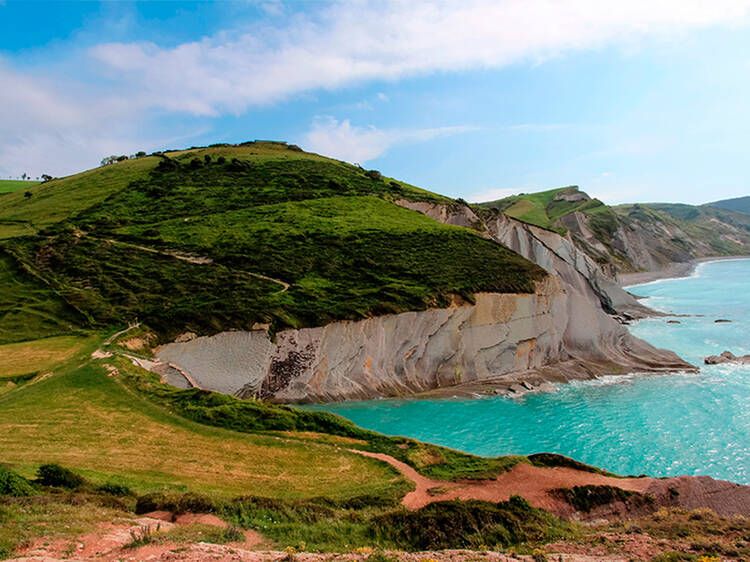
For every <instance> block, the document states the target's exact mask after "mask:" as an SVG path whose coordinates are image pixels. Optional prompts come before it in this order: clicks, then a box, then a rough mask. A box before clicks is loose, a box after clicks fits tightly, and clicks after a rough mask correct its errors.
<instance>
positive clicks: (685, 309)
mask: <svg viewBox="0 0 750 562" xmlns="http://www.w3.org/2000/svg"><path fill="white" fill-rule="evenodd" d="M630 290H631V291H632V292H634V293H636V294H639V295H643V296H646V297H648V300H646V301H645V302H646V304H647V305H649V306H651V307H653V308H656V309H658V310H662V311H665V312H670V313H674V314H687V315H691V316H686V317H679V318H671V319H673V320H679V322H680V324H667V322H666V321H667V320H668V319H670V318H653V319H647V320H642V321H640V322H638V323H637V324H635V325H633V326H631V330H632V331H633V333H634V334H635V335H637V336H639V337H641V338H644V339H646V340H648V341H649V342H650V343H652V344H653V345H656V346H657V347H666V348H668V349H672V350H674V351H675V352H677V353H678V354H679V355H681V356H682V357H683V358H684V359H686V360H688V361H690V362H691V363H693V364H695V365H700V366H701V370H700V373H697V374H679V373H678V374H672V375H639V374H637V373H634V374H631V375H624V376H615V377H606V378H603V379H600V380H597V381H590V382H583V383H572V384H568V385H560V387H559V390H558V392H555V393H548V394H535V395H529V396H526V397H524V398H522V399H516V400H513V399H508V398H500V397H488V398H478V399H460V400H459V399H453V400H375V401H368V402H345V403H339V404H329V405H324V406H314V407H313V408H314V409H317V410H325V411H330V412H335V413H337V414H340V415H342V416H344V417H346V418H349V419H351V420H353V421H354V422H356V423H357V424H358V425H360V426H362V427H366V428H369V429H373V430H376V431H380V432H382V433H386V434H390V435H406V436H409V437H413V438H416V439H420V440H423V441H429V442H432V443H437V444H440V445H445V446H448V447H453V448H455V449H460V450H463V451H467V452H470V453H475V454H479V455H488V456H495V455H504V454H516V453H517V454H531V453H538V452H542V451H548V452H555V453H560V454H563V455H567V456H570V457H573V458H575V459H578V460H580V461H583V462H586V463H589V464H593V465H596V466H600V467H603V468H607V469H609V470H612V471H614V472H618V473H620V474H642V473H646V474H649V475H652V476H672V475H677V474H705V475H709V476H713V477H715V478H721V479H725V480H731V481H734V482H739V483H744V484H749V483H750V366H737V365H717V366H704V365H702V359H703V357H705V356H707V355H712V354H718V353H721V352H722V351H724V350H725V349H729V350H730V351H732V352H733V353H735V354H737V355H744V354H746V353H750V260H732V261H718V262H709V263H704V264H701V265H700V266H699V267H698V269H697V270H696V272H695V274H694V275H693V276H692V277H688V278H684V279H673V280H664V281H658V282H654V283H649V284H646V285H639V286H637V287H632V288H631V289H630ZM719 318H725V319H729V320H731V321H732V322H731V323H715V322H714V320H716V319H719Z"/></svg>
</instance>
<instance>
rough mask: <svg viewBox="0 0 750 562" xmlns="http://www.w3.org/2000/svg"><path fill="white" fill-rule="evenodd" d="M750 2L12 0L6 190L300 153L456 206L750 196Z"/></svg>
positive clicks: (2, 50) (3, 81)
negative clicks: (177, 151) (236, 148)
mask: <svg viewBox="0 0 750 562" xmlns="http://www.w3.org/2000/svg"><path fill="white" fill-rule="evenodd" d="M749 100H750V0H712V1H711V2H708V1H707V0H701V1H696V0H648V1H642V0H630V1H628V2H621V1H619V0H618V1H611V2H608V1H606V0H494V1H487V0H461V1H437V0H436V1H431V2H422V1H421V0H408V1H407V0H404V1H368V0H349V1H344V2H314V1H307V2H291V1H290V2H287V1H283V0H258V1H243V2H233V1H219V2H177V1H170V2H138V3H133V2H124V1H122V2H119V1H117V2H116V1H112V2H101V3H99V2H84V1H75V2H65V1H56V2H42V1H34V0H28V1H23V2H21V1H14V0H0V177H16V176H19V175H20V174H22V173H27V174H29V175H31V176H34V177H35V176H38V175H40V174H43V173H46V174H50V175H53V176H63V175H67V174H71V173H75V172H78V171H81V170H84V169H88V168H92V167H95V166H97V165H98V164H99V161H100V160H101V159H102V158H103V157H104V156H108V155H111V154H133V153H135V152H137V151H140V150H145V151H146V152H152V151H154V150H162V149H167V148H182V147H189V146H201V145H207V144H212V143H218V142H229V143H238V142H244V141H247V140H254V139H273V140H285V141H288V142H291V143H295V144H298V145H300V146H301V147H302V148H304V149H305V150H309V151H313V152H318V153H321V154H325V155H327V156H332V157H335V158H339V159H342V160H346V161H348V162H356V163H359V164H361V165H362V166H364V167H366V168H370V169H377V170H380V171H381V172H382V173H384V174H386V175H388V176H392V177H395V178H398V179H399V180H402V181H407V182H409V183H412V184H414V185H418V186H420V187H424V188H426V189H430V190H433V191H436V192H439V193H442V194H445V195H449V196H452V197H463V198H464V199H467V200H469V201H486V200H491V199H497V198H499V197H504V196H507V195H510V194H514V193H520V192H526V193H528V192H532V191H539V190H543V189H550V188H554V187H560V186H567V185H579V186H580V187H581V189H583V190H585V191H587V192H588V193H589V194H591V195H592V196H596V197H599V198H600V199H602V200H603V201H605V202H607V203H611V204H616V203H627V202H638V201H640V202H653V201H669V202H684V203H694V204H695V203H705V202H708V201H714V200H718V199H725V198H730V197H738V196H744V195H748V194H750V157H748V151H749V149H750V109H749V106H748V104H749V103H750V101H749Z"/></svg>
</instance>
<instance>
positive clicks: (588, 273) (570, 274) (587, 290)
mask: <svg viewBox="0 0 750 562" xmlns="http://www.w3.org/2000/svg"><path fill="white" fill-rule="evenodd" d="M399 204H400V205H402V206H404V207H407V208H410V209H413V210H415V211H418V212H420V213H423V214H426V215H427V216H430V217H432V218H434V219H435V220H438V221H441V222H445V223H448V224H455V225H459V226H466V227H472V228H475V229H477V230H479V231H480V232H482V234H483V235H484V236H485V237H487V238H490V239H492V240H494V241H495V242H498V243H500V244H502V245H503V246H506V247H507V248H510V249H511V250H513V251H514V252H516V253H517V254H520V255H522V256H523V257H525V258H526V259H528V260H530V261H532V262H534V263H536V264H537V265H539V266H541V267H542V268H544V269H545V270H547V272H549V273H551V274H552V275H557V276H559V277H560V278H561V280H562V282H563V283H564V285H565V287H566V290H568V291H569V292H570V291H571V290H572V291H574V292H576V293H578V294H581V295H583V296H584V297H586V298H587V299H588V300H590V301H591V302H592V303H595V302H597V301H598V302H599V306H600V308H601V309H602V310H603V311H604V312H606V313H608V314H620V315H624V316H626V317H635V318H639V317H643V316H646V315H649V314H651V313H652V311H651V310H650V309H648V308H647V307H644V306H643V305H641V304H640V303H639V302H638V301H637V300H636V299H635V298H634V297H633V296H632V295H630V293H628V292H627V291H625V290H624V289H622V288H621V287H620V286H619V285H618V284H617V283H616V282H615V281H614V279H613V278H612V277H610V276H609V275H607V273H605V271H603V270H602V267H601V266H600V264H598V263H597V262H595V261H594V260H593V259H592V258H591V257H590V256H589V254H588V253H587V252H585V251H584V250H582V249H580V248H579V246H578V245H577V244H576V243H575V242H574V241H573V239H572V237H571V236H570V235H568V236H561V235H559V234H557V233H555V232H552V231H549V230H546V229H544V228H539V227H537V226H533V225H531V224H528V223H525V222H522V221H519V220H516V219H513V218H511V217H509V216H507V215H505V214H503V213H499V212H497V211H492V210H489V211H483V212H481V216H480V215H477V214H476V213H475V212H474V211H473V210H472V209H471V208H469V207H467V206H458V207H448V206H446V205H435V204H432V203H419V202H411V201H405V200H402V201H399Z"/></svg>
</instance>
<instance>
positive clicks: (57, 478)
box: [36, 464, 84, 490]
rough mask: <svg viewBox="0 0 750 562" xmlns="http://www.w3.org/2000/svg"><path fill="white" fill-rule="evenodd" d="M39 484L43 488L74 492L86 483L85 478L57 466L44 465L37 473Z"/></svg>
mask: <svg viewBox="0 0 750 562" xmlns="http://www.w3.org/2000/svg"><path fill="white" fill-rule="evenodd" d="M36 475H37V480H36V481H37V482H38V483H39V484H41V485H42V486H54V487H55V488H68V489H69V490H74V489H75V488H78V487H79V486H82V485H83V483H84V480H83V478H81V477H80V476H78V475H77V474H75V473H74V472H71V471H70V470H68V469H67V468H63V467H62V466H60V465H57V464H43V465H42V466H40V467H39V469H38V470H37V471H36Z"/></svg>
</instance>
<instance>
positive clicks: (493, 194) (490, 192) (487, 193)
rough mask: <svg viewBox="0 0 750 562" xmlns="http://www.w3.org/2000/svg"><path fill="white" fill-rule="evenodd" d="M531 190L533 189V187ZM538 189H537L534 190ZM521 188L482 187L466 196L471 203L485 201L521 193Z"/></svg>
mask: <svg viewBox="0 0 750 562" xmlns="http://www.w3.org/2000/svg"><path fill="white" fill-rule="evenodd" d="M531 191H534V190H533V189H532V190H531ZM536 191H538V190H536ZM523 192H524V190H523V189H519V188H517V187H499V188H493V189H482V190H480V191H477V192H476V193H472V194H471V195H469V196H468V198H467V199H468V200H469V201H470V202H472V203H484V202H486V201H496V200H497V199H503V198H505V197H510V196H511V195H518V194H519V193H523Z"/></svg>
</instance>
